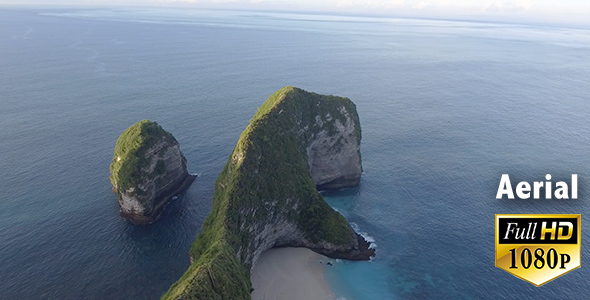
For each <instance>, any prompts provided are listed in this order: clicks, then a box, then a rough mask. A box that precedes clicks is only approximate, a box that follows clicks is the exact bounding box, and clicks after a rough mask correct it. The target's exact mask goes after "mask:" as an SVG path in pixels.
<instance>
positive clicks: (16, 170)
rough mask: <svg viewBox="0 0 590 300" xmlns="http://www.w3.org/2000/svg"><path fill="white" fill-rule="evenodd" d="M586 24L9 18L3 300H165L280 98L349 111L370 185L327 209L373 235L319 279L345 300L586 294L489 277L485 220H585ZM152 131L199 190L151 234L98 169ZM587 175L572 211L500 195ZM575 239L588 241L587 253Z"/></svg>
mask: <svg viewBox="0 0 590 300" xmlns="http://www.w3.org/2000/svg"><path fill="white" fill-rule="evenodd" d="M589 56H590V31H588V30H583V29H568V28H558V27H543V26H527V25H509V24H491V23H474V22H472V23H469V22H454V21H429V20H411V19H385V18H361V17H339V16H326V15H301V14H281V13H268V12H266V13H258V12H231V11H197V10H171V9H104V8H102V9H90V8H84V9H65V8H61V9H52V10H49V9H17V8H7V7H5V8H3V9H1V10H0V141H1V142H0V299H82V298H84V299H156V298H158V297H159V296H160V295H161V294H162V293H164V292H165V291H166V290H167V289H168V287H169V286H170V284H172V283H173V282H175V281H176V280H177V279H178V278H179V277H180V276H181V275H182V273H183V272H184V270H185V269H186V268H187V267H188V265H189V261H188V255H187V254H188V250H189V247H190V244H191V242H192V241H193V239H194V238H195V237H196V235H197V233H198V231H199V228H200V225H201V223H202V221H203V219H204V218H205V216H206V215H207V214H208V213H209V209H210V205H211V203H210V202H211V198H212V194H213V187H214V181H215V179H216V178H217V175H218V173H219V172H220V171H221V169H222V167H223V165H224V164H225V161H226V159H227V158H228V156H229V154H230V153H231V151H232V150H233V147H234V145H235V143H236V141H237V138H238V136H239V134H240V132H241V131H242V130H243V129H244V127H245V126H246V124H247V123H248V121H249V119H250V117H251V116H252V115H253V114H254V113H255V111H256V109H257V107H258V106H259V105H260V104H261V103H262V102H263V101H264V100H265V99H266V98H267V97H268V95H270V94H271V93H272V92H274V91H275V90H277V89H279V88H281V87H283V86H286V85H294V86H298V87H301V88H304V89H307V90H310V91H314V92H318V93H325V94H336V95H342V96H347V97H349V98H351V99H352V100H353V101H354V102H355V103H356V104H357V108H358V111H359V114H360V117H361V123H362V130H363V141H362V155H363V167H364V175H363V177H362V180H361V184H360V186H359V187H358V188H355V189H349V190H345V191H340V192H336V193H329V194H327V195H326V199H327V200H328V201H329V203H330V204H331V205H332V206H334V207H335V208H336V209H338V210H339V211H340V212H341V213H343V214H344V215H345V216H346V217H347V218H348V219H349V220H350V221H351V222H353V223H354V224H355V226H356V227H357V228H358V230H359V231H362V232H364V233H366V234H367V235H369V236H371V237H372V238H373V239H374V240H375V243H376V245H377V246H376V247H377V257H376V258H375V259H373V260H372V261H371V262H345V261H339V262H337V263H336V264H335V265H334V266H333V267H330V268H327V275H328V279H329V281H330V283H331V284H332V286H333V287H334V289H335V291H336V293H337V294H338V296H339V297H344V298H346V299H395V298H397V299H498V298H514V299H533V298H534V299H556V298H560V299H563V298H569V299H585V298H587V295H589V294H590V285H588V280H587V278H588V276H590V271H589V270H590V269H589V268H587V267H586V265H585V264H586V262H587V261H588V258H589V250H588V248H587V247H584V245H585V244H583V247H582V267H581V268H580V269H577V270H574V271H572V272H571V273H569V274H567V275H566V276H564V277H561V278H558V279H556V280H554V281H552V282H550V283H547V284H546V285H544V286H542V287H539V288H537V287H534V286H533V285H531V284H529V283H526V282H524V281H522V280H519V279H517V278H515V277H513V276H512V275H510V274H508V273H506V272H505V271H503V270H500V269H498V268H496V267H495V266H494V214H497V213H581V214H582V219H583V220H582V240H583V241H588V238H589V233H590V227H589V226H587V225H586V224H588V223H587V222H585V221H584V220H585V217H586V216H587V213H588V210H589V209H590V204H589V203H590V195H588V191H590V186H589V184H590V180H589V178H590V172H589V169H590V154H589V153H590V151H589V150H590V122H588V120H590V60H588V57H589ZM142 119H151V120H154V121H157V122H159V123H160V124H161V125H162V126H163V127H164V128H165V129H166V130H168V131H170V132H172V133H173V134H174V135H175V136H176V138H177V139H178V140H179V142H180V144H181V148H182V151H183V152H184V154H185V156H186V157H187V159H188V166H189V171H191V172H199V173H201V176H200V177H199V178H198V179H197V180H196V181H195V183H194V184H193V185H192V186H191V188H190V189H189V190H188V192H187V193H186V195H185V196H184V197H183V198H182V199H180V200H179V201H176V202H174V203H173V204H172V205H170V207H169V209H167V210H166V212H165V214H164V216H163V217H162V219H161V220H159V221H158V222H156V223H155V224H153V225H150V226H145V227H135V226H132V225H130V224H129V223H128V222H126V221H124V220H122V219H121V218H120V217H119V215H118V206H117V203H116V197H115V195H114V194H113V193H112V192H111V188H110V183H109V180H108V166H109V164H110V162H111V159H112V152H113V147H114V144H115V141H116V139H117V137H118V135H119V134H120V133H121V132H122V131H123V130H124V129H125V128H127V127H128V126H129V125H131V124H133V123H134V122H136V121H139V120H142ZM503 173H509V174H510V175H511V178H513V180H518V181H520V180H527V181H534V180H542V179H543V177H544V175H545V174H547V173H550V174H552V175H553V178H554V179H555V180H565V179H568V178H569V176H570V174H572V173H577V174H579V178H580V192H579V194H580V199H578V200H496V199H495V194H496V190H497V188H498V183H499V179H500V175H501V174H503ZM583 243H585V242H583Z"/></svg>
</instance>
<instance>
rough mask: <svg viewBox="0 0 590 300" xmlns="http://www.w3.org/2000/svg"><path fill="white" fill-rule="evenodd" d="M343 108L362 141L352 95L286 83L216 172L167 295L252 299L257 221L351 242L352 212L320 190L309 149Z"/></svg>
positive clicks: (313, 237) (315, 238)
mask: <svg viewBox="0 0 590 300" xmlns="http://www.w3.org/2000/svg"><path fill="white" fill-rule="evenodd" d="M342 107H344V108H345V109H344V110H345V111H346V112H347V113H349V114H351V115H354V118H353V119H354V122H356V125H357V127H356V128H358V129H359V131H358V132H357V134H358V135H359V136H358V138H359V139H358V140H359V141H360V124H359V123H358V117H357V116H356V107H355V106H354V104H353V103H352V102H351V101H350V100H349V99H347V98H342V97H335V96H323V95H319V94H315V93H309V92H306V91H303V90H301V89H297V88H294V87H285V88H283V89H281V90H279V91H277V92H275V93H274V94H273V95H271V96H270V97H269V98H268V100H266V102H264V104H263V105H262V106H261V107H260V108H259V109H258V112H257V113H256V114H255V115H254V117H253V118H252V120H251V121H250V124H249V125H248V126H247V127H246V129H245V130H244V131H243V132H242V134H241V136H240V138H239V140H238V143H237V145H236V147H235V149H234V151H233V153H232V154H231V156H230V157H229V160H228V162H227V163H226V165H225V167H224V169H223V171H222V172H221V174H220V175H219V177H218V178H217V182H216V185H215V194H214V196H213V205H212V208H211V213H210V214H209V216H208V217H207V218H206V220H205V222H204V224H203V226H202V232H201V233H200V234H199V235H198V237H197V239H196V240H195V242H194V243H193V245H192V247H191V250H190V257H191V260H192V261H193V263H192V264H191V266H190V267H189V269H188V270H187V271H186V272H185V274H184V275H183V276H182V277H181V278H180V279H179V280H178V281H177V282H176V283H175V284H174V285H172V287H170V289H169V290H168V292H167V293H166V294H165V295H164V296H163V298H162V299H250V293H251V283H250V267H251V265H250V261H249V259H251V256H249V254H251V253H253V252H254V250H255V249H253V248H254V247H255V246H254V242H253V240H254V236H252V232H254V231H255V230H254V229H252V228H255V229H257V228H258V227H257V226H264V225H266V224H273V221H275V220H276V219H277V218H282V219H284V220H288V221H289V222H291V223H293V224H296V226H297V228H298V230H300V231H301V232H303V234H304V235H305V238H306V239H307V240H309V241H312V242H328V243H331V244H334V245H344V244H348V243H352V242H353V239H355V238H356V236H355V234H353V233H352V230H351V229H350V226H349V225H348V223H347V221H346V219H345V218H344V217H343V216H342V215H340V214H339V213H337V212H335V211H334V210H333V209H332V208H331V207H330V206H329V205H328V204H327V203H326V202H325V201H324V200H323V198H322V197H321V195H320V194H319V193H318V192H317V190H316V187H315V184H314V182H313V180H312V178H311V176H310V173H309V167H308V163H307V156H306V147H307V145H308V143H309V142H310V139H311V138H312V136H313V134H315V133H317V132H318V131H319V130H320V129H321V127H322V126H323V125H320V124H318V122H317V116H326V115H327V114H329V115H330V116H331V117H332V118H335V119H338V118H344V115H343V113H342ZM326 126H333V125H331V124H328V125H326ZM326 129H328V130H336V129H335V128H330V127H327V128H326V127H323V129H322V130H326ZM278 215H280V216H278Z"/></svg>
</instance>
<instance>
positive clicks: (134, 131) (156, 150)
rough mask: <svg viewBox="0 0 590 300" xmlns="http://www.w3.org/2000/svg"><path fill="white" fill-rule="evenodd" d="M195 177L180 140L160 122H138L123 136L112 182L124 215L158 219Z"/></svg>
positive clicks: (145, 220)
mask: <svg viewBox="0 0 590 300" xmlns="http://www.w3.org/2000/svg"><path fill="white" fill-rule="evenodd" d="M193 180H194V176H192V175H190V174H189V173H188V171H187V168H186V159H185V158H184V156H183V155H182V153H181V152H180V146H179V145H178V142H177V141H176V139H175V138H174V137H173V136H172V135H171V134H170V133H168V132H166V131H164V130H163V129H162V128H161V127H160V126H159V125H158V124H157V123H155V122H150V121H147V120H144V121H141V122H138V123H136V124H134V125H132V126H131V127H129V128H128V129H127V130H126V131H125V132H123V134H121V137H119V140H118V141H117V145H116V147H115V155H114V158H113V163H112V164H111V183H112V184H113V190H114V191H116V192H117V194H118V198H119V205H120V207H121V215H122V216H123V217H125V218H126V219H128V220H129V221H131V222H132V223H134V224H136V225H143V224H149V223H152V222H153V221H155V220H156V218H157V217H158V215H159V214H160V212H161V211H162V209H163V208H164V206H165V205H166V204H167V203H168V202H169V201H170V200H171V199H172V197H173V196H174V195H176V194H178V193H180V192H182V191H183V190H185V189H186V188H187V187H188V186H190V184H191V182H192V181H193Z"/></svg>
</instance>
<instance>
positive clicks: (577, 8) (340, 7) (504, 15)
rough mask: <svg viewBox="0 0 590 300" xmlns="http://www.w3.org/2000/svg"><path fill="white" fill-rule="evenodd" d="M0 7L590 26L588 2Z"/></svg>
mask: <svg viewBox="0 0 590 300" xmlns="http://www.w3.org/2000/svg"><path fill="white" fill-rule="evenodd" d="M1 4H8V5H11V4H42V5H51V4H56V5H109V6H111V5H124V6H181V7H186V6H189V7H194V8H219V9H248V10H279V11H305V12H328V13H343V14H361V15H382V16H398V17H423V18H447V19H449V18H450V19H470V20H486V21H507V22H535V23H572V24H584V25H589V26H590V1H588V0H558V1H554V0H0V5H1Z"/></svg>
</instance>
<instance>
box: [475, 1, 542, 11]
mask: <svg viewBox="0 0 590 300" xmlns="http://www.w3.org/2000/svg"><path fill="white" fill-rule="evenodd" d="M529 9H531V2H530V1H502V2H500V1H495V2H492V3H490V4H488V5H486V6H484V7H483V9H482V10H483V11H485V12H522V11H526V10H529Z"/></svg>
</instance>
